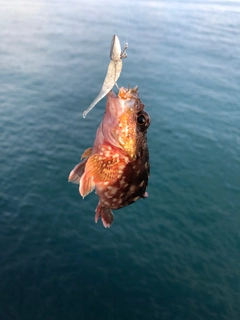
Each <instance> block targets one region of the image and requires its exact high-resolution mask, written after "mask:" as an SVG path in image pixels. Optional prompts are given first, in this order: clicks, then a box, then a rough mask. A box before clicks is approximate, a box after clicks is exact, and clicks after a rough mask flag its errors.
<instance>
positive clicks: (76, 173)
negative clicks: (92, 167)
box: [68, 159, 87, 184]
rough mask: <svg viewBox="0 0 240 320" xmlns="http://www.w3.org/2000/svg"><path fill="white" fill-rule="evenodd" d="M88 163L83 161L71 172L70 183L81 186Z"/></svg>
mask: <svg viewBox="0 0 240 320" xmlns="http://www.w3.org/2000/svg"><path fill="white" fill-rule="evenodd" d="M86 163H87V159H85V160H83V161H82V162H80V163H79V164H77V165H76V166H75V167H74V168H73V170H72V171H71V172H70V174H69V176H68V182H72V183H76V184H79V182H80V179H81V177H82V175H83V172H84V169H85V166H86Z"/></svg>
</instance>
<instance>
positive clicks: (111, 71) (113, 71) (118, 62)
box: [83, 35, 128, 118]
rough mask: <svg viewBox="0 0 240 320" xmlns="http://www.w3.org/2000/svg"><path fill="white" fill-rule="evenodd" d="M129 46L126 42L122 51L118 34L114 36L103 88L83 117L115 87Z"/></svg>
mask: <svg viewBox="0 0 240 320" xmlns="http://www.w3.org/2000/svg"><path fill="white" fill-rule="evenodd" d="M127 47H128V44H127V43H125V45H124V49H123V51H121V45H120V41H119V39H118V36H117V35H114V36H113V38H112V43H111V47H110V59H111V61H110V63H109V66H108V71H107V75H106V77H105V80H104V82H103V85H102V89H101V90H100V92H99V94H98V95H97V97H96V98H95V99H94V100H93V102H92V103H91V104H90V106H89V107H88V108H87V110H85V111H84V112H83V118H85V117H86V115H87V114H88V112H89V111H90V110H92V108H93V107H94V106H95V105H96V104H97V103H98V102H99V101H100V100H102V98H104V97H105V96H106V95H107V94H108V93H109V92H110V91H111V90H112V88H113V87H114V85H115V84H116V82H117V80H118V78H119V77H120V74H121V71H122V59H124V58H126V57H127V52H126V50H127Z"/></svg>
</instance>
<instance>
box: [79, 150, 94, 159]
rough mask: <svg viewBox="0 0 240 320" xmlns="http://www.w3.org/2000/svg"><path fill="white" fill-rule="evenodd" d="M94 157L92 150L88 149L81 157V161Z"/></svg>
mask: <svg viewBox="0 0 240 320" xmlns="http://www.w3.org/2000/svg"><path fill="white" fill-rule="evenodd" d="M91 155H92V148H87V149H86V150H85V151H84V152H83V154H82V156H81V159H84V158H87V157H90V156H91Z"/></svg>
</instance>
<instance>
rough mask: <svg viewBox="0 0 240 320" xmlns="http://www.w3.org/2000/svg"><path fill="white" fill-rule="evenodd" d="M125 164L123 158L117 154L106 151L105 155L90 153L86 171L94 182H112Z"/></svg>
mask: <svg viewBox="0 0 240 320" xmlns="http://www.w3.org/2000/svg"><path fill="white" fill-rule="evenodd" d="M125 166H126V162H125V160H124V159H122V158H120V157H119V155H118V154H111V153H110V152H109V151H108V155H107V156H104V155H103V156H101V155H99V154H94V155H92V156H91V157H90V158H89V159H88V162H87V164H86V170H85V171H86V173H87V174H88V176H92V177H93V181H94V183H95V184H96V183H99V182H112V181H114V180H116V179H117V178H118V177H119V175H120V174H122V172H123V169H124V168H125Z"/></svg>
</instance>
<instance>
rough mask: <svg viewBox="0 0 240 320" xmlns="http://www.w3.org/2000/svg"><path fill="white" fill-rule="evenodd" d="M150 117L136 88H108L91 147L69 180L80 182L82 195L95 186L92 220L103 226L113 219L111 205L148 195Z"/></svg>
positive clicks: (113, 206)
mask: <svg viewBox="0 0 240 320" xmlns="http://www.w3.org/2000/svg"><path fill="white" fill-rule="evenodd" d="M149 125H150V117H149V115H148V114H147V113H146V112H145V111H144V105H143V103H142V102H141V100H140V99H139V97H138V88H137V87H135V88H133V89H129V88H128V89H126V88H123V87H122V88H120V89H119V93H118V96H116V95H115V94H114V92H113V91H110V92H109V93H108V96H107V105H106V112H105V114H104V117H103V120H102V122H101V124H100V126H99V128H98V130H97V133H96V138H95V141H94V145H93V147H92V148H88V149H87V150H85V152H84V153H83V155H82V159H84V160H83V161H82V162H80V163H79V164H78V165H76V167H75V168H74V169H73V170H72V171H71V173H70V175H69V178H68V180H69V181H70V182H73V183H77V184H79V192H80V195H81V196H82V197H83V198H84V197H85V196H86V195H88V194H89V193H90V192H91V191H93V190H94V189H95V191H96V194H97V195H98V197H99V203H98V205H97V208H96V215H95V222H97V220H98V218H99V216H100V217H101V219H102V222H103V225H104V227H110V225H111V224H112V222H113V213H112V210H111V209H114V210H115V209H119V208H122V207H124V206H127V205H129V204H131V203H133V202H135V201H137V200H138V199H140V198H146V197H147V196H148V194H147V192H146V188H147V185H148V178H149V171H150V166H149V154H148V146H147V129H148V127H149Z"/></svg>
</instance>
